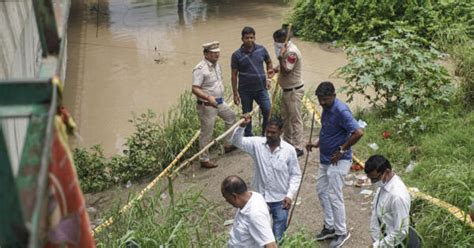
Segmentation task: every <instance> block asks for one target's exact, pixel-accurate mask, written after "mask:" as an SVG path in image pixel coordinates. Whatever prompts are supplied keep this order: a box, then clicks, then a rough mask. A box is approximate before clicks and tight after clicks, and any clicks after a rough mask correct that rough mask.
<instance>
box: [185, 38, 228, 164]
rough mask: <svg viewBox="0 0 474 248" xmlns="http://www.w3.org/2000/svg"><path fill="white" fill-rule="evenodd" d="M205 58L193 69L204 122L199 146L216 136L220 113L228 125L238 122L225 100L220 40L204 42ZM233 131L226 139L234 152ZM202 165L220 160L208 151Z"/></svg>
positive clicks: (200, 111)
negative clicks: (215, 128) (220, 59)
mask: <svg viewBox="0 0 474 248" xmlns="http://www.w3.org/2000/svg"><path fill="white" fill-rule="evenodd" d="M202 47H203V49H204V51H203V53H204V59H203V60H201V62H199V63H198V64H197V65H196V67H194V69H193V90H192V92H193V94H194V95H196V97H197V111H198V114H199V120H200V122H201V136H200V137H199V149H202V148H204V147H205V146H206V145H207V144H209V142H211V139H212V133H213V131H214V122H215V120H216V116H219V117H220V118H222V119H223V120H224V122H225V127H226V129H228V128H229V127H230V126H232V124H234V123H235V113H234V111H232V109H230V107H229V106H228V105H227V104H226V103H225V102H224V99H223V96H224V85H223V82H222V70H221V67H220V65H219V64H218V63H217V60H218V59H219V53H220V48H219V42H218V41H213V42H209V43H206V44H203V45H202ZM230 136H231V134H229V136H228V137H226V139H225V141H224V151H225V152H226V153H227V152H231V151H233V150H235V147H234V146H232V145H230V144H229V139H230ZM200 160H201V167H203V168H215V167H217V164H216V163H214V162H212V161H211V160H210V159H209V152H208V151H206V152H205V153H203V154H202V155H201V157H200Z"/></svg>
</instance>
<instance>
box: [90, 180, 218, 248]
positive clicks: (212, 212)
mask: <svg viewBox="0 0 474 248" xmlns="http://www.w3.org/2000/svg"><path fill="white" fill-rule="evenodd" d="M169 189H170V190H169V193H168V198H166V199H164V200H163V198H162V197H160V194H159V193H157V194H156V195H154V196H146V197H144V198H143V199H142V201H140V202H139V203H137V204H135V205H134V206H133V207H132V208H131V209H130V211H128V212H127V214H126V215H125V216H118V211H117V210H115V211H114V212H112V215H113V216H115V218H114V219H115V220H116V221H115V223H114V224H113V225H112V226H110V227H109V228H108V229H105V230H104V231H102V232H101V233H99V234H98V235H97V236H96V240H97V246H98V247H223V246H224V245H225V243H226V238H227V237H226V236H225V235H222V234H223V227H222V226H223V225H222V224H223V223H224V220H223V219H222V217H220V216H219V215H218V214H217V205H215V204H214V203H212V202H209V201H208V200H207V199H206V198H204V197H203V195H202V194H201V192H199V191H197V192H196V191H186V192H183V193H181V194H180V195H179V196H175V195H174V193H173V191H172V186H171V187H170V188H169ZM157 192H160V191H159V190H158V191H157Z"/></svg>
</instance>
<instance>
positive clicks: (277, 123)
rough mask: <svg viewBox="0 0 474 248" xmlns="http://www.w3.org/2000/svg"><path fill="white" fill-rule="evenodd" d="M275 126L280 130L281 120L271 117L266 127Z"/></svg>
mask: <svg viewBox="0 0 474 248" xmlns="http://www.w3.org/2000/svg"><path fill="white" fill-rule="evenodd" d="M271 125H273V126H277V127H278V129H282V128H283V120H282V119H281V118H280V117H272V118H271V119H270V120H269V121H268V123H267V127H268V126H271Z"/></svg>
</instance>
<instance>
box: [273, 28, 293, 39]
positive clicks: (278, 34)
mask: <svg viewBox="0 0 474 248" xmlns="http://www.w3.org/2000/svg"><path fill="white" fill-rule="evenodd" d="M287 35H288V29H286V28H280V29H278V30H277V31H275V32H274V33H273V40H274V41H284V40H286V36H287ZM290 38H291V37H290V36H288V40H290Z"/></svg>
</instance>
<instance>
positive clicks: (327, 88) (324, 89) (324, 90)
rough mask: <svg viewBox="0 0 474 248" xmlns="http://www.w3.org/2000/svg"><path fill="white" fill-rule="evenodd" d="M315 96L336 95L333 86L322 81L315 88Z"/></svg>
mask: <svg viewBox="0 0 474 248" xmlns="http://www.w3.org/2000/svg"><path fill="white" fill-rule="evenodd" d="M315 94H316V96H333V95H335V94H336V89H335V88H334V85H333V84H332V83H331V82H329V81H323V82H321V83H320V84H319V85H318V88H316V93H315Z"/></svg>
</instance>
